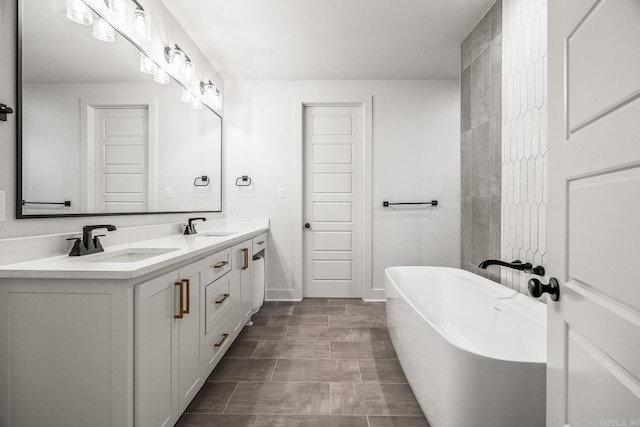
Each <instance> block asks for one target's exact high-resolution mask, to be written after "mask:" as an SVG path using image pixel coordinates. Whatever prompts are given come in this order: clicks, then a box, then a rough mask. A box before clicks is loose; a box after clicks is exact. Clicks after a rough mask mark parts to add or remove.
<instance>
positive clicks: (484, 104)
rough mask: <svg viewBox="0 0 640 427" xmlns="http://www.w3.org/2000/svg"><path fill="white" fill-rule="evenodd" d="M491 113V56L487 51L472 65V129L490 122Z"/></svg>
mask: <svg viewBox="0 0 640 427" xmlns="http://www.w3.org/2000/svg"><path fill="white" fill-rule="evenodd" d="M490 113H491V55H490V50H489V49H485V50H484V51H483V52H482V53H480V54H479V55H478V57H477V58H476V59H474V60H473V62H472V63H471V127H476V126H479V125H481V124H483V123H485V122H486V121H488V120H489V116H490Z"/></svg>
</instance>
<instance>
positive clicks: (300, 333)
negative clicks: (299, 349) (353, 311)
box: [284, 326, 352, 341]
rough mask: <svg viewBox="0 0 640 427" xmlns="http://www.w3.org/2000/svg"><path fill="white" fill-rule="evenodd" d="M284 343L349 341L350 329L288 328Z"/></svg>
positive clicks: (320, 327)
mask: <svg viewBox="0 0 640 427" xmlns="http://www.w3.org/2000/svg"><path fill="white" fill-rule="evenodd" d="M284 340H285V341H322V340H330V341H351V340H352V336H351V328H344V327H336V328H330V327H328V326H288V327H287V334H286V335H285V337H284Z"/></svg>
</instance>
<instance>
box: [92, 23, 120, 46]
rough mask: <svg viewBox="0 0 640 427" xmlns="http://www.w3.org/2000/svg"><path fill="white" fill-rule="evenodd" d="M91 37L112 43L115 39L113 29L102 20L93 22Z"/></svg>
mask: <svg viewBox="0 0 640 427" xmlns="http://www.w3.org/2000/svg"><path fill="white" fill-rule="evenodd" d="M93 37H95V38H97V39H98V40H101V41H103V42H113V41H115V39H116V35H115V31H113V27H112V26H111V25H109V23H108V22H107V21H105V20H104V19H102V18H99V19H97V20H96V21H94V22H93Z"/></svg>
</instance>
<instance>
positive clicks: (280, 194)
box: [278, 187, 287, 199]
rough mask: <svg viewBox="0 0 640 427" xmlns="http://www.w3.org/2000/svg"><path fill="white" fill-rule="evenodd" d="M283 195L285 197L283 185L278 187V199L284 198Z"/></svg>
mask: <svg viewBox="0 0 640 427" xmlns="http://www.w3.org/2000/svg"><path fill="white" fill-rule="evenodd" d="M285 197H287V193H286V191H285V189H284V187H280V188H278V199H284V198H285Z"/></svg>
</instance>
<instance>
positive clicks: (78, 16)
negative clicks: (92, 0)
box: [67, 0, 93, 25]
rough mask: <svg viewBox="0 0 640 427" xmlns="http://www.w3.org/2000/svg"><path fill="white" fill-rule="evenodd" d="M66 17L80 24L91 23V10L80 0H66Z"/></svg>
mask: <svg viewBox="0 0 640 427" xmlns="http://www.w3.org/2000/svg"><path fill="white" fill-rule="evenodd" d="M67 18H69V19H70V20H72V21H73V22H77V23H78V24H82V25H91V24H92V23H93V12H91V9H89V6H87V5H86V4H84V2H83V1H82V0H67Z"/></svg>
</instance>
